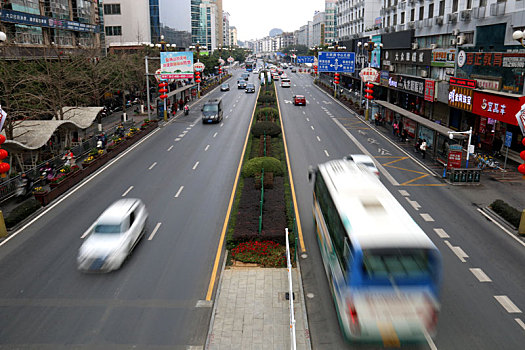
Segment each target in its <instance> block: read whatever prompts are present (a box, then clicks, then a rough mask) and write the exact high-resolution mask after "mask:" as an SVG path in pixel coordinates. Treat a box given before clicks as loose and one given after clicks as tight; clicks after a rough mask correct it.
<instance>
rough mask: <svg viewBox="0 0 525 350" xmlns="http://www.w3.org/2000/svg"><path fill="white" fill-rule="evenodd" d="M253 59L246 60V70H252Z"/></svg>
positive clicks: (253, 66)
mask: <svg viewBox="0 0 525 350" xmlns="http://www.w3.org/2000/svg"><path fill="white" fill-rule="evenodd" d="M255 65H256V63H255V61H251V60H246V71H247V72H251V71H253V69H254V68H255Z"/></svg>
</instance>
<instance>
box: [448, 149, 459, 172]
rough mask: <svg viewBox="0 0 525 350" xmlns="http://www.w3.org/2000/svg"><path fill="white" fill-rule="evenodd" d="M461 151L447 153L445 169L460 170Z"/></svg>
mask: <svg viewBox="0 0 525 350" xmlns="http://www.w3.org/2000/svg"><path fill="white" fill-rule="evenodd" d="M461 157H462V152H461V151H452V150H451V151H450V152H448V162H447V168H449V169H450V168H461Z"/></svg>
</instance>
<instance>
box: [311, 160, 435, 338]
mask: <svg viewBox="0 0 525 350" xmlns="http://www.w3.org/2000/svg"><path fill="white" fill-rule="evenodd" d="M310 179H311V180H313V181H314V196H313V197H314V200H313V214H314V219H315V228H316V231H317V239H318V242H319V248H320V250H321V255H322V257H323V263H324V267H325V271H326V274H327V277H328V282H329V284H330V287H331V290H332V295H333V298H334V302H335V306H336V310H337V316H338V318H339V323H340V326H341V329H342V330H343V333H344V335H345V338H346V339H347V340H349V341H367V342H368V341H372V342H375V341H383V343H384V344H385V345H389V346H395V345H399V344H400V343H403V342H414V341H415V342H419V341H425V340H427V341H428V340H429V338H430V337H432V336H434V335H435V333H436V323H437V317H438V313H439V309H440V302H439V288H440V284H441V273H442V266H441V254H440V253H439V251H438V249H437V248H436V246H435V245H434V244H433V243H432V241H431V240H430V239H429V238H428V236H427V235H426V234H425V232H423V230H422V229H421V228H420V227H419V226H418V225H417V224H416V222H415V221H414V220H413V219H412V218H411V217H410V215H409V214H408V213H407V211H406V210H405V209H404V208H403V207H402V206H401V204H399V202H398V201H397V200H396V199H395V197H394V196H393V195H392V194H391V193H390V192H389V191H388V189H387V188H386V187H385V186H384V185H383V184H382V183H381V181H380V180H379V179H378V178H377V176H375V175H374V174H372V173H371V172H369V171H368V170H367V169H366V168H364V167H362V166H361V165H358V164H356V163H354V162H352V161H350V160H334V161H330V162H327V163H324V164H320V165H318V166H317V168H316V169H312V170H311V171H310Z"/></svg>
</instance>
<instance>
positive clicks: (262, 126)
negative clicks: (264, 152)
mask: <svg viewBox="0 0 525 350" xmlns="http://www.w3.org/2000/svg"><path fill="white" fill-rule="evenodd" d="M280 133H281V128H280V127H279V125H277V124H276V123H274V122H269V121H262V122H257V123H256V124H255V125H254V126H253V127H252V135H253V136H254V137H260V136H261V135H266V136H272V137H273V136H278V135H279V134H280Z"/></svg>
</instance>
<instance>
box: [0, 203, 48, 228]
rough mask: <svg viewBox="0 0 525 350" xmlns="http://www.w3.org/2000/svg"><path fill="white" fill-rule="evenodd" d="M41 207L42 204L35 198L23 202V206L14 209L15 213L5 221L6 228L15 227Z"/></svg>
mask: <svg viewBox="0 0 525 350" xmlns="http://www.w3.org/2000/svg"><path fill="white" fill-rule="evenodd" d="M41 206H42V204H40V202H39V201H37V200H36V199H34V198H32V199H29V200H27V201H25V202H23V203H22V204H20V205H19V206H17V207H16V208H15V209H13V211H12V212H11V213H10V214H9V216H8V217H7V218H6V219H5V226H6V227H7V228H11V227H13V226H15V225H16V224H18V223H19V222H20V221H22V220H24V219H25V218H27V217H28V216H29V215H31V214H33V213H34V212H35V211H37V210H38V209H39V208H40V207H41Z"/></svg>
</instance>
